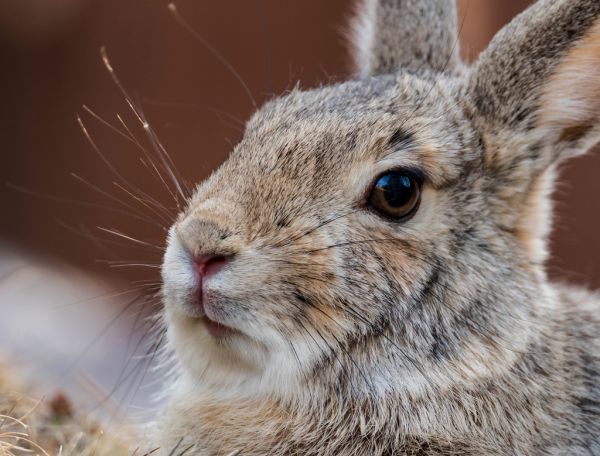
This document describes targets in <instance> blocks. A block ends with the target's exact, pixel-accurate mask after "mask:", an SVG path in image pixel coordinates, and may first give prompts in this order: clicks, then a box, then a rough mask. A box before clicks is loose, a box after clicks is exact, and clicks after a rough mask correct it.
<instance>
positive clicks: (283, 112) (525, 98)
mask: <svg viewBox="0 0 600 456" xmlns="http://www.w3.org/2000/svg"><path fill="white" fill-rule="evenodd" d="M457 22H458V20H457V12H456V6H455V4H454V2H452V1H449V0H364V1H363V2H362V3H361V4H360V5H358V9H357V16H356V18H355V21H354V24H353V26H352V30H353V32H352V33H353V35H352V36H353V56H354V59H355V62H356V74H355V76H354V77H353V78H352V79H351V80H348V81H346V82H343V83H337V84H334V85H329V86H323V87H321V88H317V89H313V90H306V91H302V90H300V89H299V88H295V89H294V90H291V91H290V92H289V93H287V94H285V95H284V96H282V97H280V98H276V99H273V100H270V101H268V102H267V103H266V104H265V105H264V106H263V107H261V108H260V109H259V110H258V112H256V113H255V114H254V115H253V116H252V117H251V119H250V120H249V121H248V123H247V125H246V128H245V132H244V135H243V138H242V139H241V142H240V143H239V144H237V146H236V147H235V148H234V150H233V152H232V154H231V156H230V157H229V158H228V160H227V161H226V162H225V163H223V164H222V166H221V167H220V168H219V169H217V170H216V171H215V172H214V173H213V174H212V175H211V176H210V177H209V178H208V179H207V180H206V181H205V182H203V183H201V184H199V185H198V186H197V187H196V188H195V190H194V194H193V196H192V197H191V198H190V200H189V202H188V204H187V206H186V208H185V209H184V210H183V211H182V213H181V214H180V215H179V216H178V218H177V220H176V222H175V223H174V225H173V226H172V227H171V229H170V231H169V235H168V240H167V248H166V252H165V255H164V262H163V266H162V277H163V289H162V299H163V302H164V313H163V319H164V323H165V325H166V334H167V335H166V339H167V341H168V342H167V345H168V356H170V357H171V361H172V363H173V368H172V372H171V376H170V380H169V382H168V386H167V387H166V394H167V395H168V398H169V399H168V401H167V404H166V405H165V407H164V409H163V410H162V411H161V413H160V418H159V419H158V420H157V424H156V430H155V433H156V434H155V435H156V442H157V445H159V446H160V447H161V448H162V449H163V451H164V453H165V454H179V452H180V453H181V454H186V455H188V456H189V455H202V456H204V455H229V454H240V455H267V454H268V455H296V454H298V455H300V454H302V455H325V456H330V455H331V456H334V455H335V456H349V455H459V454H460V455H478V456H481V455H592V454H599V455H600V296H598V295H595V294H594V293H592V292H590V291H586V290H584V289H580V288H575V287H572V286H568V285H564V284H559V283H552V282H550V281H549V279H548V277H547V274H546V271H545V266H544V265H545V260H546V258H547V256H548V248H547V245H548V235H549V231H550V228H551V212H552V204H551V194H552V191H553V188H554V185H555V184H554V183H555V179H556V174H557V166H558V165H559V163H561V162H562V161H563V160H565V159H568V158H570V157H574V156H577V155H579V154H581V153H583V152H585V151H587V150H589V149H590V148H591V147H592V146H593V145H595V144H596V143H597V142H598V141H599V140H600V122H599V120H600V2H599V1H598V0H539V1H538V2H536V3H534V4H533V5H532V6H530V7H529V8H528V9H527V10H526V11H524V12H523V13H522V14H520V15H519V16H518V17H516V18H515V19H514V20H513V21H512V22H511V23H510V24H509V25H507V26H506V27H505V28H504V29H503V30H501V31H500V32H499V33H498V34H497V35H496V37H495V38H494V39H493V40H492V42H491V44H490V45H489V47H488V48H487V50H485V51H484V52H483V53H482V54H481V55H480V56H479V58H478V60H477V61H476V62H475V63H473V64H472V65H470V66H469V65H467V64H465V63H464V62H462V61H461V58H460V55H459V46H458V44H457V43H458V32H457Z"/></svg>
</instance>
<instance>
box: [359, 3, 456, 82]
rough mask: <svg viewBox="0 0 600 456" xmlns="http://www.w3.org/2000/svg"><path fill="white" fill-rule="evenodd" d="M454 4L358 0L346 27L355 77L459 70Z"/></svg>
mask: <svg viewBox="0 0 600 456" xmlns="http://www.w3.org/2000/svg"><path fill="white" fill-rule="evenodd" d="M456 23H457V20H456V4H455V0H361V3H360V4H359V13H358V14H357V16H356V18H355V21H354V23H353V27H352V32H353V33H352V35H351V39H352V41H353V43H354V58H355V61H356V66H357V73H358V76H359V77H367V76H372V75H377V74H384V73H390V72H393V71H395V70H397V69H399V68H407V69H410V70H417V71H419V70H424V69H429V70H435V71H439V72H455V71H458V69H459V68H461V67H462V64H461V60H460V56H459V43H458V32H457V24H456Z"/></svg>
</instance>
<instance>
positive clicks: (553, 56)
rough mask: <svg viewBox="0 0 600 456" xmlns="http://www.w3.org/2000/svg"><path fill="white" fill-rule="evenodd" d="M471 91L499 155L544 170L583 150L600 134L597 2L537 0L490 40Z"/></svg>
mask: <svg viewBox="0 0 600 456" xmlns="http://www.w3.org/2000/svg"><path fill="white" fill-rule="evenodd" d="M468 93H469V98H470V100H471V101H472V102H473V107H474V111H475V113H474V114H475V120H476V122H478V123H479V124H480V130H482V132H483V133H484V139H485V140H486V141H487V142H488V143H489V144H490V146H492V148H497V149H498V150H497V152H496V151H495V152H494V156H495V159H496V160H498V161H500V162H502V161H504V162H505V163H506V164H510V166H514V165H515V164H516V163H517V162H518V161H519V156H520V157H521V158H522V159H523V160H527V161H529V162H531V163H530V165H531V167H532V171H533V172H536V171H537V172H538V173H539V172H541V171H542V170H543V169H545V168H547V167H548V166H549V165H551V164H553V163H554V162H556V161H557V160H560V159H562V158H565V157H569V156H572V155H575V154H577V153H581V152H585V151H586V150H587V149H589V148H590V147H591V146H592V145H594V144H595V143H596V142H597V141H598V140H600V1H598V0H541V1H538V2H537V3H536V4H534V5H533V6H532V7H530V8H529V9H528V10H526V11H525V12H524V13H522V14H521V15H520V16H518V17H517V18H516V19H515V20H514V21H513V22H512V23H510V24H509V25H508V26H506V27H505V28H504V29H503V30H501V31H500V32H499V33H498V35H497V36H496V37H495V38H494V39H493V40H492V43H491V44H490V46H489V47H488V49H487V50H486V51H485V52H484V53H483V54H482V55H481V57H480V58H479V61H478V62H477V63H476V64H475V66H474V67H473V69H472V71H471V74H470V78H469V81H468ZM511 137H512V138H513V139H512V140H511V139H510V138H511ZM511 143H512V144H511ZM497 164H500V163H497Z"/></svg>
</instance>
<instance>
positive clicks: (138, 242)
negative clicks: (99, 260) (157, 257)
mask: <svg viewBox="0 0 600 456" xmlns="http://www.w3.org/2000/svg"><path fill="white" fill-rule="evenodd" d="M96 228H98V229H99V230H101V231H104V232H106V233H109V234H112V235H114V236H117V237H121V238H123V239H127V240H129V241H131V242H134V243H136V244H140V245H144V246H146V247H150V248H153V249H156V250H158V251H160V252H162V251H164V249H163V248H162V247H158V246H156V245H154V244H150V243H149V242H145V241H141V240H140V239H136V238H134V237H131V236H128V235H126V234H124V233H121V232H119V231H117V230H115V229H110V228H104V227H102V226H97V227H96Z"/></svg>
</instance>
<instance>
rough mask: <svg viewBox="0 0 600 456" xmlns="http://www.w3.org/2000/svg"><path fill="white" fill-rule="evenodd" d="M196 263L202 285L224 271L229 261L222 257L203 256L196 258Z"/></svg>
mask: <svg viewBox="0 0 600 456" xmlns="http://www.w3.org/2000/svg"><path fill="white" fill-rule="evenodd" d="M194 262H195V263H196V271H197V272H198V279H199V280H200V284H202V282H204V281H205V280H206V279H208V278H209V277H212V276H214V275H215V274H217V273H218V272H219V271H220V270H221V269H223V267H224V266H225V264H226V263H227V259H226V258H225V257H222V256H210V255H203V256H199V257H196V258H195V259H194Z"/></svg>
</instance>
